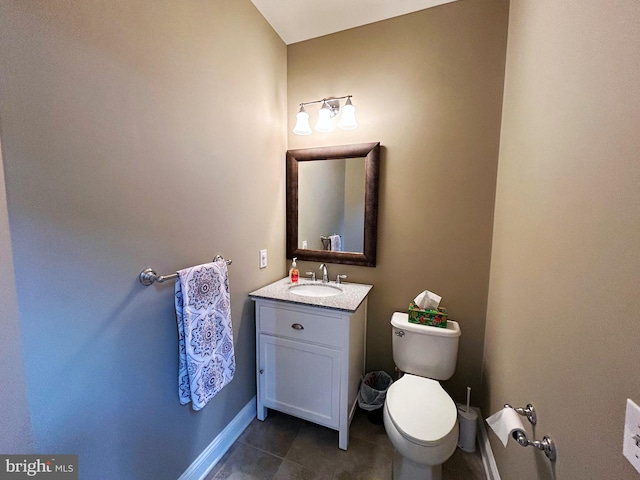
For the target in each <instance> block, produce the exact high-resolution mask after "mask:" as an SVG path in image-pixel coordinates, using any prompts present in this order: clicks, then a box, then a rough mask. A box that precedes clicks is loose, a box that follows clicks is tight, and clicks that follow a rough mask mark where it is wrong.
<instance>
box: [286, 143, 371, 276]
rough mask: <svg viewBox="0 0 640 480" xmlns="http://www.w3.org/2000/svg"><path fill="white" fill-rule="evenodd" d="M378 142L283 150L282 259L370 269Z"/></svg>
mask: <svg viewBox="0 0 640 480" xmlns="http://www.w3.org/2000/svg"><path fill="white" fill-rule="evenodd" d="M379 166H380V143H363V144H355V145H342V146H335V147H321V148H309V149H299V150H289V151H287V257H288V258H293V257H298V258H299V259H300V260H311V261H323V262H331V263H344V264H351V265H366V266H375V262H376V236H377V218H378V177H379Z"/></svg>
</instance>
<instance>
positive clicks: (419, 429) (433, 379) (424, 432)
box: [383, 312, 460, 480]
mask: <svg viewBox="0 0 640 480" xmlns="http://www.w3.org/2000/svg"><path fill="white" fill-rule="evenodd" d="M391 326H392V327H391V328H392V341H393V360H394V362H395V364H396V366H397V367H398V369H399V370H400V372H401V373H403V374H404V375H402V377H401V378H400V379H399V380H397V381H395V382H394V383H393V384H392V385H391V387H389V390H388V391H387V398H386V401H385V404H384V410H383V418H384V427H385V429H386V431H387V435H388V436H389V439H390V440H391V443H392V444H393V446H394V447H395V449H396V452H395V455H394V458H393V480H440V479H441V478H442V464H443V463H444V462H445V461H446V460H447V459H449V457H451V455H453V452H454V451H455V449H456V446H457V443H458V411H457V408H456V404H455V402H454V401H453V399H452V398H451V397H450V396H449V395H448V394H447V392H445V391H444V389H443V388H442V386H441V385H440V383H439V380H447V379H448V378H451V376H452V375H453V372H454V371H455V368H456V361H457V356H458V340H459V339H460V326H459V325H458V323H457V322H454V321H452V320H449V321H447V328H446V329H445V328H441V327H431V326H425V325H417V324H414V323H409V319H408V315H407V314H406V313H400V312H395V313H394V314H393V316H392V317H391Z"/></svg>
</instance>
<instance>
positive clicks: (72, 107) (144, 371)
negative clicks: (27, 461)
mask: <svg viewBox="0 0 640 480" xmlns="http://www.w3.org/2000/svg"><path fill="white" fill-rule="evenodd" d="M0 71H2V75H1V76H0V122H1V123H0V125H1V128H2V130H1V133H2V147H3V156H4V171H5V176H6V189H7V205H8V214H9V225H10V233H11V244H12V248H13V256H14V257H13V262H14V267H15V284H16V289H17V300H18V305H19V309H20V331H21V336H22V338H21V340H22V347H23V350H24V368H25V373H24V382H22V381H21V374H20V371H19V369H18V373H17V375H16V377H15V380H16V382H17V386H16V391H17V393H18V397H17V399H18V400H15V401H11V403H9V406H12V407H13V406H15V404H16V402H19V398H20V391H21V389H23V388H24V387H25V386H26V392H27V396H28V405H29V414H30V419H31V426H32V436H33V451H35V452H45V453H78V454H79V455H80V465H81V471H82V472H83V473H82V476H83V478H84V477H85V476H87V478H88V477H89V473H88V470H84V469H85V468H86V469H89V468H90V469H91V474H90V477H91V478H105V479H114V478H119V479H127V478H131V479H133V478H135V479H140V478H150V479H158V478H176V477H178V476H179V475H180V474H181V473H182V472H183V471H184V470H185V469H186V468H187V467H188V466H189V465H190V464H191V462H192V461H193V460H194V459H195V458H196V457H197V456H198V455H199V454H200V453H201V452H202V451H203V449H204V448H205V447H206V446H207V445H208V444H209V443H210V442H211V441H212V440H213V439H214V438H215V436H216V435H217V434H218V433H219V432H220V431H221V430H222V429H223V428H224V427H225V426H226V425H227V424H228V422H229V421H230V420H231V419H232V418H233V417H234V416H235V415H236V414H237V413H238V411H239V410H240V409H241V408H242V407H243V406H244V405H245V404H246V403H247V402H249V401H250V399H251V398H252V397H253V396H254V395H255V376H254V372H255V363H254V362H255V360H254V357H255V341H254V332H253V330H254V323H253V305H252V303H251V302H250V301H248V300H247V293H248V292H249V291H251V290H252V289H255V288H257V287H258V286H261V285H264V284H266V283H269V282H270V281H272V280H275V279H277V278H281V277H282V276H283V275H284V273H285V271H284V266H285V259H284V162H283V158H284V151H285V150H286V133H285V131H286V115H285V106H286V105H285V99H286V47H285V45H284V44H283V43H282V41H281V40H280V39H279V37H278V36H277V35H276V34H275V33H274V32H273V30H272V29H271V28H270V26H269V25H268V24H267V23H266V21H265V20H264V19H263V18H262V16H261V15H260V14H259V13H258V11H257V10H256V9H255V8H254V7H253V5H252V4H251V3H250V2H249V0H239V1H238V0H237V1H233V2H228V1H223V0H212V1H208V2H199V1H182V2H164V3H162V4H161V5H159V4H158V2H155V1H151V0H136V1H133V2H132V1H131V0H119V1H118V0H116V1H109V2H103V1H71V0H66V1H57V2H49V1H44V0H43V1H30V2H19V1H18V2H2V4H1V5H0ZM0 213H1V212H0ZM0 218H1V217H0ZM0 229H1V231H2V237H0V238H2V239H4V238H5V237H6V234H7V229H6V225H0ZM4 243H5V242H4V240H3V242H2V255H3V257H4V255H5V253H8V248H7V246H6V245H5V244H4ZM261 248H267V249H268V251H269V267H268V268H267V269H265V270H259V269H258V252H259V250H260V249H261ZM217 253H221V254H223V255H225V256H226V257H227V258H230V259H233V265H232V266H231V267H230V285H231V296H232V306H231V308H232V318H233V325H234V335H235V349H236V359H237V368H238V370H237V374H236V378H235V379H234V380H233V382H232V383H231V384H230V385H229V386H227V387H225V388H224V389H223V390H222V391H221V392H220V394H219V395H218V396H216V398H214V399H213V401H212V402H211V403H210V404H209V405H207V407H205V409H204V410H202V411H200V412H193V411H192V410H191V409H190V407H188V406H180V405H179V402H178V396H177V333H176V325H175V318H174V311H173V282H169V284H164V285H156V286H152V287H143V286H141V285H140V284H139V283H138V280H137V276H138V273H139V272H140V271H141V270H142V269H143V268H144V267H147V266H152V267H154V268H155V269H157V271H158V273H160V274H166V273H171V272H174V271H175V270H176V269H180V268H184V267H187V266H190V265H196V264H199V263H204V262H207V261H210V260H211V259H212V258H213V256H214V255H216V254H217ZM4 269H5V262H4V261H3V273H5V271H4ZM6 269H7V270H9V269H10V265H9V264H8V263H7V264H6ZM0 277H4V275H1V276H0ZM10 283H11V282H9V285H8V290H7V293H6V296H7V298H9V303H10V297H11V285H10ZM2 286H3V287H4V283H3V284H2ZM1 290H4V288H3V289H1ZM4 296H5V292H4V291H3V302H4V300H5V298H4ZM9 307H11V306H10V305H9ZM3 310H4V308H3ZM9 312H10V315H9V320H10V322H9V323H8V324H6V325H5V322H4V316H3V322H2V324H3V325H2V334H3V335H2V348H1V349H0V350H2V352H3V356H4V352H5V351H8V350H6V349H7V348H9V347H10V348H11V350H10V351H11V352H12V356H15V357H16V358H18V356H19V343H20V342H19V339H16V338H15V337H16V334H15V332H14V330H15V327H16V315H15V314H14V313H13V312H12V311H11V308H9ZM3 315H4V314H3ZM6 332H8V333H9V335H8V337H5V333H6ZM0 373H1V376H0V378H1V379H2V383H3V389H2V390H3V391H5V389H4V385H5V384H6V382H7V376H8V373H7V372H6V370H5V367H4V365H3V367H2V370H0ZM2 399H3V408H2V409H3V410H5V405H4V394H3V397H2ZM19 407H20V405H17V406H16V408H17V409H20V408H19ZM2 415H3V417H2V418H3V423H4V421H5V417H4V415H5V412H4V411H3V413H2ZM28 418H29V417H28V416H27V415H26V414H24V413H20V414H19V417H18V419H19V423H20V425H18V427H21V425H22V424H24V423H25V422H26V421H27V420H28ZM23 419H24V421H23ZM3 434H4V432H3ZM12 435H13V436H15V433H12ZM27 444H28V438H27V436H25V441H24V445H27ZM3 450H4V448H3ZM21 450H22V451H25V450H26V446H25V448H21Z"/></svg>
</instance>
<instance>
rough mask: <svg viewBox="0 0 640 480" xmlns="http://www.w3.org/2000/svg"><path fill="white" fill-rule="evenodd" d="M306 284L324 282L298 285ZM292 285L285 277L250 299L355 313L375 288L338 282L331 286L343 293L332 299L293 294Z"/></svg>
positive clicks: (307, 281) (262, 289) (301, 282)
mask: <svg viewBox="0 0 640 480" xmlns="http://www.w3.org/2000/svg"><path fill="white" fill-rule="evenodd" d="M305 284H320V285H321V284H322V282H321V281H318V280H316V281H315V282H314V281H312V280H306V279H300V281H299V282H298V283H297V285H305ZM291 285H292V284H291V282H290V280H289V277H285V278H283V279H281V280H278V281H277V282H273V283H271V284H269V285H267V286H265V287H262V288H259V289H258V290H255V291H253V292H251V293H249V297H251V299H252V300H257V299H265V300H278V301H282V302H288V303H296V304H298V305H309V306H313V307H322V308H331V309H334V310H343V311H346V312H355V311H356V310H357V309H358V307H359V306H360V304H361V303H362V302H363V300H364V299H365V298H366V297H367V295H368V294H369V291H370V290H371V289H372V288H373V285H365V284H362V283H349V282H343V283H340V284H337V283H336V282H329V285H331V286H333V287H338V288H340V289H341V290H342V293H340V294H338V295H333V296H330V297H304V296H301V295H296V294H295V293H291V291H290V290H289V287H290V286H291Z"/></svg>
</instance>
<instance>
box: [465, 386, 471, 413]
mask: <svg viewBox="0 0 640 480" xmlns="http://www.w3.org/2000/svg"><path fill="white" fill-rule="evenodd" d="M470 402H471V387H467V410H466V413H469V403H470Z"/></svg>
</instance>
